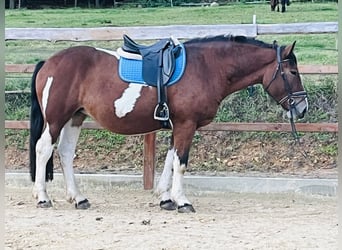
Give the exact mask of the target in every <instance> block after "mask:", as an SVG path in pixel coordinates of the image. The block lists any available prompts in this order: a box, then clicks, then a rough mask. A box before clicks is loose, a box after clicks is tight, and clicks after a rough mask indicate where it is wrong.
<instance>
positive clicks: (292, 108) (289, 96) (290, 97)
mask: <svg viewBox="0 0 342 250" xmlns="http://www.w3.org/2000/svg"><path fill="white" fill-rule="evenodd" d="M276 49H277V63H278V65H277V68H276V71H275V72H274V74H273V77H272V79H271V81H270V83H269V84H268V85H267V87H266V88H264V90H265V91H266V92H267V93H268V94H269V95H270V96H271V97H273V96H272V95H271V94H270V93H269V91H268V89H269V87H270V86H271V84H272V83H273V81H274V80H275V79H276V77H277V74H278V72H279V71H280V75H281V78H282V79H283V82H284V86H285V89H286V91H287V95H286V96H285V97H283V98H282V99H280V100H279V101H277V104H278V105H281V104H283V103H284V102H286V101H287V102H288V103H289V106H290V107H289V109H290V114H291V117H290V123H291V130H292V135H293V137H294V139H295V140H296V141H297V142H298V141H299V136H298V133H297V130H296V125H295V122H294V117H293V112H295V111H296V105H298V104H299V103H300V102H302V101H304V99H305V97H306V96H307V93H306V91H297V92H293V93H292V90H291V86H290V84H289V82H288V80H287V77H286V75H285V73H284V71H283V67H282V64H283V63H284V62H287V61H289V60H290V59H285V60H281V47H280V46H277V47H276ZM294 97H303V99H302V100H301V101H300V102H298V103H296V102H295V101H294V99H293V98H294ZM273 99H275V98H274V97H273Z"/></svg>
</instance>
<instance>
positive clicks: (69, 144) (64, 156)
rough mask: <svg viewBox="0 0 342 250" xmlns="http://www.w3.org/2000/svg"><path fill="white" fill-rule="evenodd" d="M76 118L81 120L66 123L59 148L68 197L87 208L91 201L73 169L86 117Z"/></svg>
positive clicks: (78, 205) (77, 205) (79, 205)
mask: <svg viewBox="0 0 342 250" xmlns="http://www.w3.org/2000/svg"><path fill="white" fill-rule="evenodd" d="M76 118H78V119H81V121H77V123H76V124H75V121H73V119H71V120H69V121H68V122H67V123H66V124H65V125H64V127H63V129H62V131H61V135H60V141H59V144H58V148H57V149H58V154H59V157H60V161H61V165H62V170H63V174H64V180H65V183H66V198H67V200H68V201H69V202H70V203H71V202H75V207H76V208H79V209H87V208H89V207H90V203H89V201H88V200H87V199H86V198H85V197H84V196H83V194H82V193H81V192H80V191H79V189H78V187H77V184H76V180H75V175H74V169H73V160H74V155H75V150H76V143H77V141H78V137H79V135H80V132H81V124H82V122H83V120H84V117H79V116H78V117H74V119H76ZM73 123H74V124H73Z"/></svg>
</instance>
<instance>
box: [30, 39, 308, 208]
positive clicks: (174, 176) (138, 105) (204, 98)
mask: <svg viewBox="0 0 342 250" xmlns="http://www.w3.org/2000/svg"><path fill="white" fill-rule="evenodd" d="M294 46H295V43H293V44H292V45H288V46H278V45H276V44H275V43H274V44H267V43H264V42H262V41H259V40H256V39H253V38H246V37H242V36H215V37H205V38H198V39H193V40H189V41H187V42H185V43H184V47H185V49H186V61H187V65H186V68H185V71H184V74H183V75H182V77H181V79H180V80H179V81H178V83H176V84H174V85H172V86H170V87H168V89H167V100H168V106H169V110H170V120H171V121H172V124H173V126H172V140H171V145H170V148H169V151H168V153H167V156H166V160H165V166H164V170H163V172H162V174H161V177H160V180H159V184H158V185H157V189H156V192H157V193H158V194H159V196H160V199H161V202H160V206H161V208H163V209H166V210H173V209H178V211H179V212H194V211H195V210H194V208H193V206H192V204H191V202H190V201H189V200H188V198H187V197H186V195H185V192H184V189H183V181H184V172H185V171H186V168H187V164H188V157H189V149H190V145H191V142H192V139H193V136H194V133H195V131H196V130H197V129H198V128H200V127H202V126H205V125H207V124H209V123H210V122H211V121H212V120H213V118H214V117H215V114H216V112H217V109H218V107H219V105H220V103H221V101H222V100H223V99H224V98H225V97H226V96H227V95H229V94H231V93H233V92H235V91H238V90H241V89H244V88H246V87H248V86H250V85H253V84H258V83H261V84H262V85H263V87H264V89H265V91H267V92H268V94H269V95H270V96H271V97H273V98H274V99H275V100H276V101H277V102H278V104H280V105H281V106H282V107H283V108H284V109H285V110H286V111H287V113H288V116H289V117H290V118H298V117H299V118H301V117H303V116H304V114H305V112H306V111H307V108H308V104H307V98H306V92H305V90H304V88H303V85H302V82H301V78H300V74H299V72H298V68H297V60H296V57H295V55H294V53H293V49H294ZM118 59H119V55H118V54H117V53H116V52H113V51H106V50H103V49H97V48H93V47H87V46H77V47H72V48H68V49H65V50H62V51H60V52H58V53H57V54H55V55H53V56H52V57H51V58H50V59H48V60H47V61H45V62H40V63H38V64H37V66H36V69H35V72H34V74H33V77H32V107H31V131H30V166H31V177H32V181H34V188H33V194H34V197H36V198H37V200H38V207H50V206H52V203H51V200H50V198H49V196H48V194H47V190H46V181H49V180H52V179H53V166H52V154H53V147H54V144H55V143H56V142H57V139H58V138H59V143H58V147H57V151H58V154H59V156H60V161H61V165H62V170H63V174H64V178H65V182H66V195H67V200H68V201H70V202H74V203H75V205H76V208H88V207H89V206H90V203H89V201H88V200H87V199H86V197H85V196H84V195H83V194H82V193H81V192H80V191H79V189H78V187H77V184H76V181H75V176H74V171H73V158H74V153H75V148H76V143H77V140H78V137H79V134H80V131H81V125H82V122H83V121H84V119H85V118H86V117H87V116H90V117H91V118H93V119H94V120H95V121H97V122H98V123H99V124H100V125H101V126H102V127H104V128H105V129H108V130H110V131H112V132H114V133H119V134H124V135H132V134H141V133H148V132H152V131H156V130H159V129H161V126H162V125H161V123H160V121H157V120H155V119H154V118H153V114H154V108H155V106H156V103H157V90H156V88H155V87H150V86H147V85H144V84H128V83H127V82H124V81H122V80H121V79H120V77H119V75H118V73H117V69H118Z"/></svg>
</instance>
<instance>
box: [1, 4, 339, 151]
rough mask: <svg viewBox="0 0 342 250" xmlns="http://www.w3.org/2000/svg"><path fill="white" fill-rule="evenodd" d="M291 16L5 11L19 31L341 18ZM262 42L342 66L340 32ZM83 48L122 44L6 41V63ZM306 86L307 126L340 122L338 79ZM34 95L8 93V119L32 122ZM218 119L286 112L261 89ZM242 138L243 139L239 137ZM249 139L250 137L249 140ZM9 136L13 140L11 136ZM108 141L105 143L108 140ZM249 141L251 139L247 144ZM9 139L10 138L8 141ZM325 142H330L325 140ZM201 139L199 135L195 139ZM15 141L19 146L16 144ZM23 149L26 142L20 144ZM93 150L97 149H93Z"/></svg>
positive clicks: (241, 9) (265, 8)
mask: <svg viewBox="0 0 342 250" xmlns="http://www.w3.org/2000/svg"><path fill="white" fill-rule="evenodd" d="M287 10H288V11H287V12H286V13H277V12H271V11H270V6H269V5H267V4H253V5H252V4H230V5H227V6H220V7H216V8H206V7H203V8H202V7H189V8H181V7H174V8H165V7H163V8H117V9H80V8H77V9H73V8H70V9H44V10H26V9H21V10H6V11H5V26H6V27H7V28H10V27H12V28H13V27H15V28H20V27H85V28H89V27H105V26H147V25H172V24H189V25H190V24H249V23H252V16H253V15H256V16H257V23H259V24H272V23H294V22H327V21H337V20H338V7H337V4H336V3H331V2H330V3H297V2H295V3H292V5H291V6H289V7H288V8H287ZM258 39H260V40H263V41H265V42H269V43H271V42H273V40H277V41H278V43H279V44H284V45H285V44H290V43H292V42H293V41H297V44H296V49H295V54H296V55H297V59H298V62H299V64H318V65H322V64H323V65H324V64H333V65H336V64H337V50H336V39H337V35H336V34H303V35H276V34H274V35H263V36H259V37H258ZM80 44H86V45H91V46H97V47H102V48H112V49H116V48H118V47H119V46H121V41H117V42H103V41H96V42H95V41H91V42H82V43H81V42H64V41H61V42H57V43H51V42H45V41H44V42H43V41H6V48H5V61H6V63H17V64H21V63H36V62H38V61H40V60H44V59H47V58H48V57H50V56H51V55H52V54H53V53H55V52H57V51H59V50H61V49H64V48H67V47H70V46H76V45H80ZM10 76H11V77H10V78H6V83H5V88H6V90H17V89H20V90H23V89H29V88H30V86H29V84H30V82H29V80H30V79H29V77H30V75H26V77H27V78H23V76H22V75H18V76H14V75H13V74H11V75H10ZM303 83H304V85H305V87H306V88H307V91H308V92H309V103H310V110H309V114H308V115H307V116H306V117H305V120H304V122H322V121H330V122H336V120H337V118H336V99H337V98H336V95H337V94H336V93H337V92H336V85H337V78H336V77H335V76H305V77H303ZM28 107H29V95H28V94H21V95H19V96H13V95H6V105H5V109H6V119H13V120H22V119H28V118H29V108H28ZM215 120H216V121H223V122H224V121H246V122H252V121H268V122H277V121H282V122H283V121H285V120H283V118H282V110H281V108H279V107H277V106H276V104H275V103H274V102H273V101H272V100H271V99H270V98H269V97H268V96H267V94H266V93H265V92H263V91H262V89H261V88H260V87H258V89H257V93H256V95H255V96H251V97H250V96H248V94H247V92H246V91H240V92H237V93H234V94H233V95H231V96H230V97H228V98H227V99H226V100H224V102H223V103H222V105H221V107H220V110H219V112H218V114H217V117H216V118H215ZM17 132H18V131H14V132H13V131H12V132H11V131H8V130H6V138H13V136H14V141H20V138H24V136H25V135H27V134H25V133H27V132H20V133H19V134H18V136H15V135H13V134H16V133H17ZM240 135H241V136H240ZM246 135H248V136H246ZM275 135H276V136H278V137H280V138H281V137H282V133H239V136H240V137H239V138H240V139H241V138H244V137H246V138H247V139H248V138H252V137H255V136H257V137H259V138H266V137H269V136H271V137H274V136H275ZM7 136H9V137H7ZM87 138H88V139H89V138H92V140H94V141H95V142H96V141H101V142H102V143H103V141H107V143H105V144H101V146H100V145H98V143H95V148H90V149H89V150H99V148H101V150H104V149H106V148H108V149H110V148H111V147H113V146H114V147H119V146H120V145H122V144H123V143H125V140H126V137H124V136H117V135H113V134H111V133H109V132H103V131H91V130H90V131H85V132H83V133H82V138H81V139H80V140H81V143H82V140H83V141H86V140H87ZM104 139H106V140H104ZM247 139H246V140H247ZM6 140H7V139H6ZM324 140H326V139H324ZM195 141H196V137H195ZM13 143H14V142H13ZM20 145H23V142H21V143H20ZM89 147H92V146H89ZM322 151H324V152H326V153H327V154H334V153H335V152H336V148H334V147H329V145H326V146H324V147H323V148H322Z"/></svg>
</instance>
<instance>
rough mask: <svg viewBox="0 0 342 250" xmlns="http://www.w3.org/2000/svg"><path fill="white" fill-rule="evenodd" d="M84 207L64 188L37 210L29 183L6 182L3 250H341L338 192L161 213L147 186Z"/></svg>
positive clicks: (205, 199)
mask: <svg viewBox="0 0 342 250" xmlns="http://www.w3.org/2000/svg"><path fill="white" fill-rule="evenodd" d="M86 192H87V194H88V197H89V199H90V200H91V201H92V206H91V208H90V209H89V210H87V211H84V210H82V211H80V210H76V209H74V208H73V205H71V204H69V203H67V202H66V201H65V200H64V199H63V197H64V190H50V195H51V197H52V199H53V203H54V207H53V208H49V209H38V208H36V207H35V205H34V200H33V198H32V197H31V190H30V189H29V188H21V189H18V188H15V187H7V189H6V197H5V201H6V205H5V206H6V217H5V230H6V231H5V249H44V250H46V249H58V250H59V249H82V250H83V249H89V250H92V249H94V250H95V249H96V250H99V249H149V250H153V249H159V250H161V249H165V250H166V249H167V250H169V249H337V231H338V229H337V228H338V227H337V212H336V211H337V199H336V197H335V198H334V197H321V196H317V197H315V196H303V195H299V194H272V195H271V194H267V195H266V194H235V193H225V194H211V195H210V196H209V195H201V196H196V195H193V196H190V197H189V198H190V199H191V200H193V202H194V203H193V204H194V205H195V209H196V210H197V211H196V213H192V214H179V213H177V212H175V211H171V212H169V211H161V210H160V208H159V205H158V200H157V198H156V197H154V196H153V195H152V193H151V192H150V191H143V190H140V189H139V190H129V189H127V188H125V189H120V188H118V187H112V188H110V189H107V190H87V191H86Z"/></svg>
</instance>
